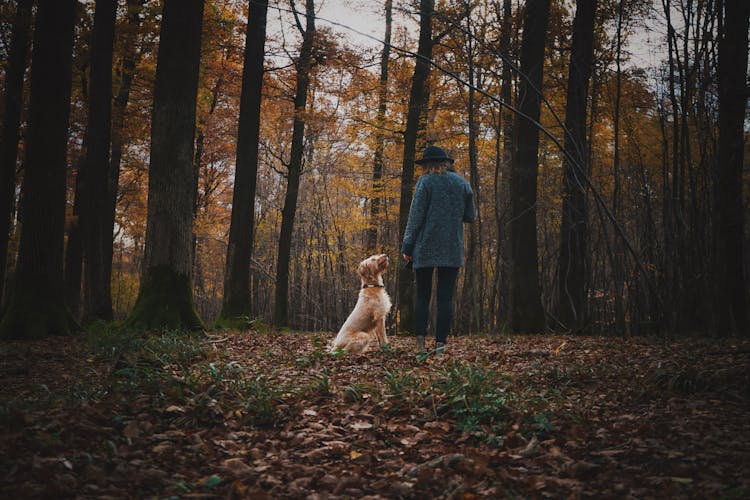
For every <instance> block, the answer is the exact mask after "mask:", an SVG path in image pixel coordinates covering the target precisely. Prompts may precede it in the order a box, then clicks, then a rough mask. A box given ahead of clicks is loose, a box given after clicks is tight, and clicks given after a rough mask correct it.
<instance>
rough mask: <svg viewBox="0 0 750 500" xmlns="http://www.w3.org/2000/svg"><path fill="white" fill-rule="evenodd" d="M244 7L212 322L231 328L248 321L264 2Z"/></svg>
mask: <svg viewBox="0 0 750 500" xmlns="http://www.w3.org/2000/svg"><path fill="white" fill-rule="evenodd" d="M248 9H249V11H248V24H247V33H246V37H245V60H244V66H243V69H242V94H241V96H240V117H239V128H238V131H237V162H236V166H235V175H234V193H233V194H232V220H231V224H230V228H229V245H228V247H227V262H226V271H225V274H224V302H223V304H222V309H221V313H220V314H219V319H218V320H217V324H219V325H221V326H225V327H235V328H241V327H245V326H247V322H248V320H249V318H250V317H251V315H252V301H251V297H252V296H251V292H250V260H251V258H252V254H253V224H254V222H255V185H256V177H257V173H258V141H259V137H260V105H261V90H262V86H263V58H264V48H265V40H266V15H267V11H268V2H266V1H261V2H254V1H250V2H249V7H248Z"/></svg>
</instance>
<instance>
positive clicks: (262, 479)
mask: <svg viewBox="0 0 750 500" xmlns="http://www.w3.org/2000/svg"><path fill="white" fill-rule="evenodd" d="M332 336H333V335H332V334H325V333H299V332H283V333H278V332H273V333H257V332H242V333H237V332H228V333H227V332H222V333H219V334H211V335H209V337H208V338H207V339H204V340H202V341H200V343H199V345H198V346H197V347H196V346H192V347H191V346H189V345H188V346H180V345H178V348H176V349H175V348H174V342H176V341H175V340H174V339H173V338H172V339H167V340H168V341H169V342H171V344H170V343H169V342H163V343H161V344H159V347H158V349H153V348H149V347H148V346H146V347H144V346H139V347H138V349H137V351H138V353H137V354H133V353H132V352H127V351H125V352H122V353H119V354H112V353H109V354H108V353H107V352H103V351H102V349H98V350H97V349H93V348H92V347H91V344H90V343H89V344H87V343H86V342H84V341H83V340H82V339H79V338H62V339H61V338H56V339H49V340H44V341H39V342H32V343H1V344H0V379H1V380H0V383H1V385H0V424H2V425H1V427H0V497H4V498H66V497H77V498H124V497H125V498H127V497H130V498H139V497H145V496H151V495H155V496H160V497H165V496H174V497H182V498H311V499H314V498H464V499H472V498H485V497H489V498H497V497H510V498H513V497H533V498H543V497H553V498H560V497H587V498H589V497H593V498H602V497H618V498H629V497H630V498H650V497H659V498H664V497H670V498H716V497H727V498H741V497H748V496H750V432H749V431H750V421H749V420H748V415H749V414H750V413H749V412H748V410H749V409H750V389H749V388H750V342H749V341H747V340H738V339H729V340H721V341H718V340H701V339H697V340H696V339H691V340H672V341H663V340H654V339H637V340H632V341H631V340H623V339H619V338H612V337H578V336H541V335H540V336H503V337H492V338H480V337H459V338H455V339H451V342H450V344H449V350H448V353H447V354H446V355H445V356H443V357H441V358H436V357H435V356H434V355H432V356H430V357H428V358H427V359H425V360H420V359H418V358H417V357H415V355H414V353H413V347H414V345H413V344H414V342H413V339H410V338H404V337H392V338H391V344H390V348H389V349H386V350H376V351H374V352H371V353H368V354H366V355H361V356H352V355H339V356H331V355H328V354H326V353H325V344H326V343H327V342H328V341H329V340H330V339H331V338H332ZM177 342H179V341H177ZM170 346H171V347H170ZM168 349H172V351H171V352H172V355H171V356H162V355H161V354H160V353H161V352H164V351H165V350H168Z"/></svg>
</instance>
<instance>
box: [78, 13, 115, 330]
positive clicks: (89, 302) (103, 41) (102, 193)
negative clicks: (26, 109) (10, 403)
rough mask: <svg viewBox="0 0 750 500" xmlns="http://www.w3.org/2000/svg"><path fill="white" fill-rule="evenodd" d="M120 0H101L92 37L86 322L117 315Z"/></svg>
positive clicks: (83, 217) (84, 218)
mask: <svg viewBox="0 0 750 500" xmlns="http://www.w3.org/2000/svg"><path fill="white" fill-rule="evenodd" d="M116 12H117V0H96V11H95V13H94V31H93V37H92V41H91V66H90V68H91V70H90V75H91V76H90V80H89V81H90V84H91V87H90V89H91V90H90V92H89V101H88V104H89V107H88V125H87V127H86V158H85V160H84V161H83V165H82V169H83V170H84V171H85V175H84V177H85V179H86V182H85V183H84V185H83V186H82V187H83V188H84V189H83V190H82V191H81V194H82V195H83V200H82V201H83V203H82V209H83V210H81V212H80V224H81V225H80V229H81V232H82V233H83V254H84V263H85V264H84V280H83V317H84V320H94V319H103V320H111V319H112V295H111V290H110V283H111V280H110V273H109V271H110V269H111V266H109V265H107V264H106V263H105V260H106V259H107V257H108V256H109V255H111V253H112V250H111V248H110V249H107V247H111V246H112V229H111V227H107V226H108V218H107V215H106V214H107V208H108V207H109V171H110V164H109V147H110V138H111V123H112V52H113V48H114V39H115V18H116Z"/></svg>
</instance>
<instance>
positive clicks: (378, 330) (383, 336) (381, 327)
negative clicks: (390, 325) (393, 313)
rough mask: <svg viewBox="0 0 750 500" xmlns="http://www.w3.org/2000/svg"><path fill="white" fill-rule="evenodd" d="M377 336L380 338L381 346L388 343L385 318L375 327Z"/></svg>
mask: <svg viewBox="0 0 750 500" xmlns="http://www.w3.org/2000/svg"><path fill="white" fill-rule="evenodd" d="M375 336H376V337H377V338H378V343H380V345H381V346H383V345H385V344H387V343H388V336H387V335H386V334H385V316H383V317H382V318H380V319H379V320H378V321H377V325H376V326H375Z"/></svg>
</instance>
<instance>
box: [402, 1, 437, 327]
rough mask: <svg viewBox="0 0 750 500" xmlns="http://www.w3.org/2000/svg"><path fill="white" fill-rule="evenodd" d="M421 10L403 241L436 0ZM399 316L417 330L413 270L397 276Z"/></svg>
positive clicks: (404, 175) (408, 127)
mask: <svg viewBox="0 0 750 500" xmlns="http://www.w3.org/2000/svg"><path fill="white" fill-rule="evenodd" d="M419 5H420V8H419V45H418V47H417V54H418V56H419V57H417V60H416V61H415V64H414V75H413V76H412V80H411V91H410V93H409V110H408V113H407V116H406V129H405V131H404V153H403V160H402V167H401V201H400V204H399V213H398V231H399V236H400V240H399V241H401V240H403V238H404V232H406V223H407V222H408V220H409V209H410V207H411V199H412V196H413V194H414V158H415V155H416V150H417V136H418V134H419V124H420V119H421V117H422V114H423V113H424V111H425V110H426V108H427V104H428V96H429V88H428V78H429V76H430V63H429V62H428V61H429V60H430V59H432V45H433V41H432V16H433V13H434V0H420V3H419ZM397 303H398V311H399V314H398V317H399V330H400V331H403V332H412V331H413V330H414V273H413V271H412V270H410V269H404V268H403V267H401V268H399V273H398V301H397Z"/></svg>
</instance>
